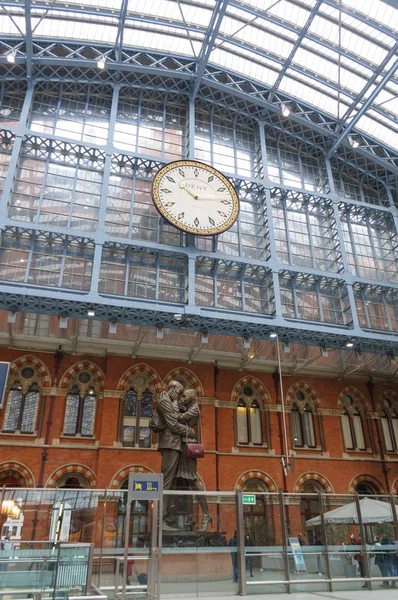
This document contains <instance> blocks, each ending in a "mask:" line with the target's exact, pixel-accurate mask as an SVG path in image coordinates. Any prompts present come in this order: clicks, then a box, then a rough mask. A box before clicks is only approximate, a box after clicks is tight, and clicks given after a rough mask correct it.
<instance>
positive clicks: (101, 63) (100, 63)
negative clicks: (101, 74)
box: [97, 58, 105, 69]
mask: <svg viewBox="0 0 398 600" xmlns="http://www.w3.org/2000/svg"><path fill="white" fill-rule="evenodd" d="M97 67H98V68H99V69H105V58H100V59H99V60H98V61H97Z"/></svg>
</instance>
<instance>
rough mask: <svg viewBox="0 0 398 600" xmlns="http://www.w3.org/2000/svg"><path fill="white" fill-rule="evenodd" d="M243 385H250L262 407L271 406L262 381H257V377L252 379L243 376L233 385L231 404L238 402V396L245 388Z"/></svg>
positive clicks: (248, 376) (250, 376) (251, 377)
mask: <svg viewBox="0 0 398 600" xmlns="http://www.w3.org/2000/svg"><path fill="white" fill-rule="evenodd" d="M245 385H251V386H253V387H254V388H255V389H256V390H257V392H258V394H259V396H260V397H259V400H260V401H261V403H262V404H263V405H265V404H271V397H270V395H269V392H268V390H267V388H266V386H265V385H264V384H263V382H262V381H260V380H259V379H257V377H253V375H245V376H244V377H242V378H241V379H239V381H237V382H236V383H235V385H234V387H233V390H232V394H231V400H232V402H237V401H238V396H239V395H240V394H241V393H242V389H243V388H244V387H245Z"/></svg>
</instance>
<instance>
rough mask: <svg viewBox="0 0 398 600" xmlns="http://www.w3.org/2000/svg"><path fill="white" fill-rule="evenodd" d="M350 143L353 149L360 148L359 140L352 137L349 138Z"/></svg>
mask: <svg viewBox="0 0 398 600" xmlns="http://www.w3.org/2000/svg"><path fill="white" fill-rule="evenodd" d="M348 141H349V143H350V146H351V148H358V147H359V142H358V140H356V139H355V138H353V137H352V136H351V135H349V136H348Z"/></svg>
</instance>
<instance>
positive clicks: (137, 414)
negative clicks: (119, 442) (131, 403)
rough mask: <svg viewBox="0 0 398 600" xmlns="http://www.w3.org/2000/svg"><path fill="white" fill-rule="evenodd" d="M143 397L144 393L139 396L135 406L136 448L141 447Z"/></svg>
mask: <svg viewBox="0 0 398 600" xmlns="http://www.w3.org/2000/svg"><path fill="white" fill-rule="evenodd" d="M141 396H142V391H141V392H140V393H139V394H137V402H136V405H135V436H134V446H137V447H138V446H139V445H140V414H141Z"/></svg>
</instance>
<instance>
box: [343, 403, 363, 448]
mask: <svg viewBox="0 0 398 600" xmlns="http://www.w3.org/2000/svg"><path fill="white" fill-rule="evenodd" d="M341 422H342V427H343V439H344V446H345V448H346V450H366V442H365V435H364V430H363V415H362V407H361V405H360V402H359V400H358V399H356V398H354V396H348V395H347V396H344V398H343V411H342V416H341Z"/></svg>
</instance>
